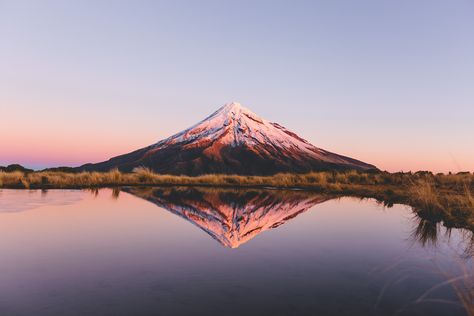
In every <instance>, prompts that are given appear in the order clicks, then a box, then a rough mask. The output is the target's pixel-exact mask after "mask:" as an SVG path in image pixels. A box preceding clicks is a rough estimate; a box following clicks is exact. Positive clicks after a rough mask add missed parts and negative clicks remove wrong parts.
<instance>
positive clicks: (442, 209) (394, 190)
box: [0, 168, 474, 230]
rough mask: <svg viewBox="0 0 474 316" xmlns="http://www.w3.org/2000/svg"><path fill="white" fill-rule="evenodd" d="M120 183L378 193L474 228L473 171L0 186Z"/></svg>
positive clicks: (87, 177)
mask: <svg viewBox="0 0 474 316" xmlns="http://www.w3.org/2000/svg"><path fill="white" fill-rule="evenodd" d="M117 186H213V187H243V188H245V187H251V188H258V187H277V188H282V189H293V188H299V189H305V190H312V191H317V192H323V193H329V194H335V195H348V196H357V197H364V198H375V199H377V200H379V201H380V202H383V203H384V204H385V205H387V206H390V205H393V204H394V203H402V204H408V205H411V206H412V207H413V208H414V209H415V210H416V211H417V212H418V213H419V214H421V215H422V216H423V217H424V218H430V219H435V220H437V221H439V220H443V221H444V222H445V224H447V225H448V226H450V227H464V228H469V229H472V230H474V175H473V174H471V173H467V172H464V173H458V174H436V175H434V174H432V173H431V172H416V173H388V172H368V173H367V172H359V171H347V172H312V173H306V174H294V173H292V174H289V173H279V174H275V175H273V176H238V175H224V174H210V175H202V176H196V177H190V176H175V175H164V174H156V173H154V172H152V171H151V170H149V169H147V168H137V169H135V170H134V172H131V173H122V172H120V171H118V170H117V169H114V170H111V171H109V172H80V173H70V172H63V171H39V172H22V171H13V172H4V171H0V188H14V189H53V188H57V189H71V188H72V189H80V188H100V187H117Z"/></svg>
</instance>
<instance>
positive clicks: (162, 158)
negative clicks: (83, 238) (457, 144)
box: [79, 102, 375, 175]
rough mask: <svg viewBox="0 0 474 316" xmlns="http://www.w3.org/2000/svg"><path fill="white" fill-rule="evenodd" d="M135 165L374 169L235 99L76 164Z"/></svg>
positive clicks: (161, 168) (184, 170) (255, 171)
mask: <svg viewBox="0 0 474 316" xmlns="http://www.w3.org/2000/svg"><path fill="white" fill-rule="evenodd" d="M139 166H144V167H148V168H150V169H152V170H154V171H155V172H158V173H164V174H185V175H200V174H209V173H225V174H244V175H270V174H275V173H278V172H298V173H302V172H309V171H317V170H345V169H357V170H368V169H375V166H373V165H370V164H367V163H364V162H361V161H358V160H355V159H352V158H349V157H344V156H341V155H338V154H334V153H331V152H328V151H326V150H323V149H320V148H317V147H315V146H314V145H312V144H310V143H309V142H308V141H306V140H304V139H303V138H301V137H299V136H298V135H296V134H295V133H293V132H291V131H289V130H287V129H286V128H284V127H283V126H281V125H279V124H277V123H271V122H269V121H267V120H264V119H262V118H261V117H259V116H258V115H256V114H255V113H253V112H252V111H250V110H249V109H247V108H245V107H243V106H242V105H240V104H239V103H236V102H233V103H228V104H226V105H224V106H223V107H221V108H220V109H218V110H217V111H216V112H214V113H212V114H211V115H210V116H208V117H207V118H205V119H204V120H202V121H201V122H199V123H197V124H196V125H194V126H192V127H190V128H188V129H186V130H184V131H182V132H180V133H178V134H175V135H173V136H171V137H169V138H166V139H164V140H161V141H159V142H158V143H156V144H153V145H150V146H148V147H145V148H142V149H139V150H136V151H134V152H131V153H128V154H125V155H121V156H117V157H114V158H111V159H110V160H107V161H104V162H101V163H96V164H86V165H83V166H81V167H79V169H80V170H87V171H107V170H110V169H112V168H118V169H119V170H121V171H131V170H133V169H134V168H136V167H139Z"/></svg>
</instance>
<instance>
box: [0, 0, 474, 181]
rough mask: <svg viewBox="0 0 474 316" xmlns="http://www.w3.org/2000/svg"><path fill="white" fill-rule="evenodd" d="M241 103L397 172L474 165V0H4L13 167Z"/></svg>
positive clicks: (4, 147) (53, 159)
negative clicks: (232, 102) (228, 104)
mask: <svg viewBox="0 0 474 316" xmlns="http://www.w3.org/2000/svg"><path fill="white" fill-rule="evenodd" d="M231 101H236V102H240V103H242V104H243V105H244V106H246V107H248V108H250V109H251V110H253V111H254V112H256V113H257V114H258V115H260V116H262V117H264V118H266V119H268V120H270V121H275V122H278V123H280V124H282V125H284V126H285V127H287V128H289V129H291V130H293V131H295V132H296V133H298V134H299V135H300V136H302V137H303V138H306V139H307V140H309V141H310V142H312V143H313V144H314V145H316V146H318V147H321V148H324V149H327V150H330V151H334V152H337V153H340V154H344V155H348V156H351V157H354V158H357V159H361V160H363V161H366V162H369V163H373V164H375V165H377V166H378V167H379V168H381V169H385V170H389V171H400V170H404V171H408V170H419V169H424V170H432V171H436V172H438V171H442V172H446V171H449V170H452V171H459V170H471V171H474V1H472V0H444V1H441V0H426V1H423V0H407V1H404V0H399V1H391V0H390V1H389V0H387V1H384V0H373V1H369V0H365V1H364V0H358V1H354V0H347V1H338V0H331V1H329V0H327V1H316V0H313V1H289V0H288V1H275V0H272V1H242V0H239V1H223V0H219V1H217V0H216V1H174V0H173V1H65V0H61V1H21V0H11V1H9V0H6V1H5V0H0V117H1V120H0V165H5V164H9V163H14V162H18V163H21V164H24V165H26V166H30V167H34V168H42V167H47V166H57V165H72V166H76V165H80V164H83V163H86V162H98V161H101V160H105V159H107V158H110V157H112V156H114V155H117V154H122V153H126V152H129V151H131V150H134V149H137V148H140V147H143V146H146V145H149V144H152V143H154V142H156V141H158V140H160V139H162V138H165V137H167V136H169V135H170V134H173V133H175V132H178V131H180V130H182V129H184V128H187V127H189V126H190V125H192V124H193V123H195V122H197V121H198V120H201V119H202V118H204V117H205V116H207V115H208V114H210V113H211V112H213V111H214V110H216V109H217V108H218V107H220V106H221V105H223V104H224V103H227V102H231Z"/></svg>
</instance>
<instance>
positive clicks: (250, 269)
mask: <svg viewBox="0 0 474 316" xmlns="http://www.w3.org/2000/svg"><path fill="white" fill-rule="evenodd" d="M0 232H1V238H0V254H1V257H0V271H1V273H0V315H189V314H194V315H201V314H206V315H464V311H463V309H462V308H461V307H460V306H459V304H458V300H457V296H456V294H455V291H453V289H452V287H451V286H450V285H449V284H448V285H446V286H440V287H439V288H435V289H433V290H432V291H429V289H430V288H432V287H433V286H436V285H437V284H441V282H443V281H445V280H446V279H449V278H450V277H453V276H457V275H458V274H459V273H460V269H461V268H463V267H465V266H466V265H467V264H468V263H469V259H466V256H467V255H466V251H467V248H468V244H467V243H466V242H465V237H466V236H465V232H462V231H456V230H452V231H450V232H449V233H448V232H446V231H444V230H443V229H441V228H440V227H439V226H437V225H436V224H431V223H429V222H426V221H422V220H421V219H419V218H417V217H416V216H414V214H413V213H412V211H411V210H410V208H409V207H406V206H402V205H395V206H394V207H392V208H389V209H387V208H384V207H383V206H381V205H379V204H377V203H376V202H375V201H373V200H359V199H355V198H342V199H341V198H339V199H334V198H332V197H329V196H324V195H320V194H312V193H307V192H302V191H276V190H247V191H239V190H211V189H207V190H204V189H200V190H197V189H183V188H166V189H160V188H144V189H139V188H129V189H124V190H123V191H121V192H120V191H118V190H111V189H103V190H100V191H96V192H89V191H62V190H50V191H26V190H1V191H0ZM427 291H428V292H427Z"/></svg>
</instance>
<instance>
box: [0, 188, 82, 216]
mask: <svg viewBox="0 0 474 316" xmlns="http://www.w3.org/2000/svg"><path fill="white" fill-rule="evenodd" d="M83 195H84V192H82V191H80V190H28V191H25V190H8V189H0V212H22V211H27V210H31V209H34V208H37V207H41V206H46V205H49V206H52V205H68V204H74V203H76V202H78V201H80V200H81V199H82V198H83Z"/></svg>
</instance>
